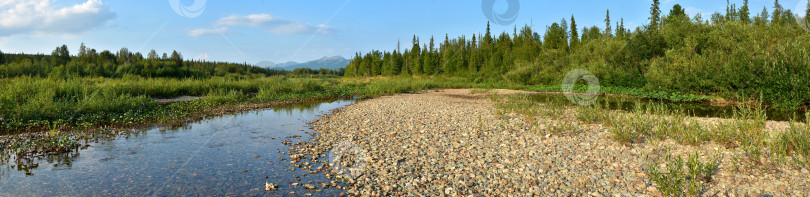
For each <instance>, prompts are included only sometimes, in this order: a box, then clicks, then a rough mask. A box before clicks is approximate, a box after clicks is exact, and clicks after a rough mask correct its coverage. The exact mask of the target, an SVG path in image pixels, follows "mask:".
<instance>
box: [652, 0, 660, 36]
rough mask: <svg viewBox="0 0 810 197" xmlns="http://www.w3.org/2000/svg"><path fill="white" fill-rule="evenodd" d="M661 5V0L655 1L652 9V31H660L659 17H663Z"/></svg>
mask: <svg viewBox="0 0 810 197" xmlns="http://www.w3.org/2000/svg"><path fill="white" fill-rule="evenodd" d="M660 5H661V2H659V0H653V3H652V7H651V8H650V29H653V30H657V29H658V22H659V20H660V18H659V15H661V8H660V7H659V6H660Z"/></svg>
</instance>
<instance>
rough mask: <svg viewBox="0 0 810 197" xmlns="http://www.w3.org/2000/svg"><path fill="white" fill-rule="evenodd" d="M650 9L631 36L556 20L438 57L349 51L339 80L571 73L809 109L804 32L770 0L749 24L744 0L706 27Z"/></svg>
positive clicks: (619, 29) (673, 95)
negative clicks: (577, 71) (578, 71)
mask: <svg viewBox="0 0 810 197" xmlns="http://www.w3.org/2000/svg"><path fill="white" fill-rule="evenodd" d="M659 6H660V2H659V1H657V0H656V1H653V3H652V5H651V8H650V24H648V25H643V26H642V27H640V28H637V29H636V30H635V31H633V32H632V33H631V32H630V31H629V30H626V29H624V27H623V25H621V24H616V27H615V29H616V34H615V36H614V35H611V33H610V32H611V29H613V28H606V29H605V30H604V31H603V30H600V29H599V28H597V27H585V28H583V29H582V32H579V31H578V29H577V28H579V27H577V26H576V21H575V20H574V18H573V16H572V17H571V21H570V22H571V27H570V28H572V29H571V30H570V31H569V30H568V29H569V26H568V23H567V21H566V20H562V21H560V22H556V23H553V24H551V25H549V26H546V30H545V34H544V35H542V36H540V35H538V34H537V33H535V30H532V29H531V28H530V27H528V26H524V27H523V28H521V30H520V31H517V29H515V30H516V31H515V32H514V34H511V35H510V34H507V33H502V34H500V35H499V36H494V37H493V34H491V32H489V31H487V33H486V34H485V35H484V36H481V35H478V36H476V35H473V36H472V38H470V39H468V38H467V37H466V36H460V37H458V38H456V39H449V38H448V39H446V41H444V42H442V43H439V47H438V49H439V50H435V49H434V48H433V47H432V46H427V45H419V42H418V41H419V38H417V37H416V36H414V45H413V47H412V48H410V49H406V50H404V52H400V51H393V52H379V51H371V52H369V53H367V54H365V55H364V54H360V53H358V54H357V55H356V57H355V58H354V59H353V61H352V62H351V64H350V65H349V66H348V67H347V69H346V70H347V74H346V75H347V76H349V77H371V76H378V75H386V76H392V75H398V74H402V75H417V76H432V75H448V76H462V77H468V78H470V79H474V82H482V81H485V82H493V81H506V82H509V83H511V84H518V85H545V86H549V85H555V84H559V83H560V81H561V80H562V77H563V76H565V74H566V73H567V72H568V71H570V70H572V69H577V68H578V69H586V70H588V71H590V72H592V73H593V74H594V75H595V76H596V77H597V78H598V79H599V80H600V83H601V85H603V86H610V87H617V88H628V89H637V88H642V90H641V92H643V94H644V97H647V98H656V99H665V100H673V101H701V100H702V98H709V97H722V98H725V99H726V100H734V101H758V102H761V103H763V104H766V105H771V106H772V107H774V108H782V109H795V108H798V107H800V106H807V105H810V98H808V95H810V86H807V85H806V84H810V77H808V76H810V69H809V68H810V57H808V54H810V48H808V47H807V46H806V45H803V44H802V43H808V42H810V34H808V32H807V31H804V30H802V28H800V23H799V21H797V20H796V19H795V18H794V17H793V15H792V14H789V13H792V11H790V10H786V9H783V8H781V6H780V5H779V4H778V3H776V4H775V7H777V8H776V10H775V11H774V14H773V15H772V17H771V15H769V14H768V13H767V10H765V12H763V13H761V14H759V15H758V16H756V17H755V18H754V21H753V23H752V22H751V21H750V17H749V16H748V15H749V11H748V5H747V2H743V6H741V7H739V8H737V7H736V6H735V5H734V4H730V5H729V7H728V9H727V10H726V13H725V14H720V13H716V16H713V17H712V20H711V23H710V22H708V21H706V20H704V19H703V18H702V17H694V18H692V17H690V16H689V15H687V14H686V12H685V9H684V8H683V7H681V5H674V6H673V8H672V9H671V10H670V11H669V14H668V15H664V14H663V13H662V12H661V9H660V8H659ZM771 18H772V20H770V19H771ZM804 20H805V19H802V21H804ZM606 22H608V19H606ZM608 26H610V24H609V23H608ZM606 35H609V36H606ZM578 36H580V37H581V38H577V37H578ZM431 43H432V42H431ZM741 46H744V47H741ZM386 57H387V58H386ZM380 66H382V68H383V69H378V67H380ZM396 71H400V72H399V73H397V72H396ZM678 95H694V96H690V97H680V96H678ZM759 95H763V97H758V96H759Z"/></svg>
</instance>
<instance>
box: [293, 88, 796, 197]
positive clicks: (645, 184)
mask: <svg viewBox="0 0 810 197" xmlns="http://www.w3.org/2000/svg"><path fill="white" fill-rule="evenodd" d="M494 92H497V93H498V94H511V93H520V92H519V91H511V90H495V91H494ZM494 105H495V102H494V101H492V100H490V99H489V97H488V94H484V93H478V94H473V93H471V91H470V90H469V89H448V90H439V91H429V92H423V93H414V94H398V95H392V96H383V97H379V98H374V99H369V100H364V101H361V102H358V103H356V104H353V105H349V106H347V107H344V108H341V109H338V110H335V111H334V112H333V113H332V114H329V115H324V116H323V118H321V119H319V120H316V121H314V122H312V127H313V129H314V130H315V131H316V132H318V133H317V134H316V135H314V137H313V139H312V140H310V141H303V142H299V143H296V144H291V148H290V149H291V150H290V153H288V154H290V158H289V159H290V160H291V163H293V164H295V165H297V166H301V168H304V169H305V170H309V171H311V172H314V171H318V172H320V173H326V174H327V176H329V177H331V178H332V179H333V180H335V181H337V182H343V183H344V184H335V182H333V183H332V184H326V183H324V184H321V185H317V187H338V188H340V189H343V190H345V191H346V194H347V195H374V196H399V195H408V196H410V195H425V196H437V195H447V196H470V195H472V196H492V195H495V196H507V195H509V196H511V195H516V196H661V195H662V194H661V193H660V192H659V191H658V189H657V188H656V185H655V184H654V183H653V182H652V181H650V179H649V177H647V176H648V175H647V174H645V169H646V167H645V165H644V164H645V158H648V156H651V155H652V156H655V155H656V154H660V153H661V152H663V151H662V150H663V149H664V148H665V147H666V148H667V149H669V150H670V151H671V152H672V154H675V155H681V154H689V153H694V152H699V153H702V154H703V155H719V156H720V160H721V161H720V166H719V168H718V170H717V172H716V173H715V174H714V176H713V179H712V180H711V182H709V183H708V184H707V187H708V188H707V189H706V192H705V193H704V195H708V196H762V195H773V196H807V195H810V183H808V180H810V178H808V177H810V172H808V169H807V168H795V167H779V168H770V169H767V168H747V167H745V165H742V167H740V166H738V164H735V161H733V160H734V158H736V157H737V156H738V155H741V154H744V153H743V152H742V151H741V150H738V149H726V148H725V147H724V146H722V145H717V144H713V143H708V144H703V145H699V146H688V145H679V144H677V143H675V142H673V141H672V140H664V141H652V142H644V143H639V144H631V145H625V144H620V143H618V142H616V141H615V140H614V139H612V137H611V135H612V134H611V133H610V132H608V131H606V130H605V129H604V128H602V126H601V125H586V126H581V127H578V128H577V130H576V131H569V132H564V133H553V134H550V133H547V132H544V130H546V129H547V128H550V127H552V126H553V125H554V124H558V122H555V121H549V120H542V119H535V120H527V119H526V118H523V117H521V116H519V115H514V114H506V115H496V114H495V112H494V111H495V108H494ZM769 124H773V123H769ZM330 151H332V152H333V153H334V152H339V153H340V154H342V155H343V156H342V157H341V159H340V163H338V164H344V165H350V166H354V167H355V168H354V169H339V170H334V169H335V168H332V167H330V166H329V165H328V164H327V161H328V158H329V157H330V156H329V152H330ZM346 153H355V154H346ZM332 159H333V160H334V159H335V156H334V155H333V156H332ZM702 159H706V158H705V157H702ZM335 165H337V164H335ZM316 169H317V170H316ZM328 169H333V170H328ZM341 185H342V186H341ZM282 187H283V185H282Z"/></svg>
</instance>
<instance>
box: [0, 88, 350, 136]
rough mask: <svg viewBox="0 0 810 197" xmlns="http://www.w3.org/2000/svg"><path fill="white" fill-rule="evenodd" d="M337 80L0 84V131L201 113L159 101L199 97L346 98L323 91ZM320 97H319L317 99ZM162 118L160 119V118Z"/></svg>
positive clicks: (217, 100)
mask: <svg viewBox="0 0 810 197" xmlns="http://www.w3.org/2000/svg"><path fill="white" fill-rule="evenodd" d="M333 81H334V80H333V79H306V78H298V79H295V78H294V79H289V78H283V77H268V78H257V79H242V80H235V79H226V78H219V77H215V78H210V79H172V78H141V77H133V76H127V77H123V78H121V79H110V78H67V79H58V78H37V77H18V78H7V79H0V82H3V83H0V88H2V89H3V90H4V91H2V92H0V123H1V125H2V126H0V130H2V131H6V132H11V131H17V130H19V129H25V128H28V129H34V130H37V128H40V129H42V128H45V127H53V125H54V124H59V125H66V126H69V125H82V124H116V123H121V122H122V121H123V122H124V123H130V122H132V123H134V122H138V121H143V120H145V119H148V118H149V117H153V118H155V117H154V116H163V115H166V114H172V116H176V114H188V113H189V112H181V111H189V110H199V109H198V108H199V107H177V106H161V105H159V104H158V103H157V102H156V101H155V99H156V98H171V97H176V96H182V95H188V96H201V97H204V99H203V101H205V102H204V103H198V104H205V105H208V106H213V105H219V104H225V103H238V102H261V101H281V100H296V99H299V98H301V97H307V98H309V97H312V98H315V97H317V98H324V97H337V96H346V93H344V92H345V91H344V92H341V91H325V89H326V86H327V85H329V84H334V83H335V82H333ZM313 93H318V94H313ZM157 118H160V117H157Z"/></svg>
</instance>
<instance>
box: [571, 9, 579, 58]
mask: <svg viewBox="0 0 810 197" xmlns="http://www.w3.org/2000/svg"><path fill="white" fill-rule="evenodd" d="M577 45H579V33H578V32H577V21H576V20H574V15H573V14H572V15H571V48H572V49H573V48H575V47H577Z"/></svg>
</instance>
